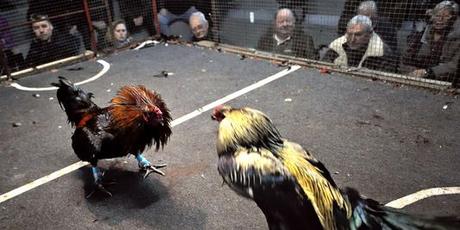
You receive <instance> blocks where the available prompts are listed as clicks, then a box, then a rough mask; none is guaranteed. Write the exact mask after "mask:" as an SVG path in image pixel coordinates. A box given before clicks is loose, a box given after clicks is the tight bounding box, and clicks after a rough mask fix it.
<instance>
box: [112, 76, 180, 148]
mask: <svg viewBox="0 0 460 230" xmlns="http://www.w3.org/2000/svg"><path fill="white" fill-rule="evenodd" d="M110 103H111V105H110V106H109V107H108V111H109V113H110V115H111V118H112V122H111V124H112V127H111V128H113V129H117V130H123V132H125V133H127V134H129V135H130V136H131V137H132V138H138V137H139V136H138V135H146V134H149V135H152V136H153V139H154V141H155V143H156V149H157V150H158V149H159V147H160V145H161V147H163V146H164V145H165V144H166V142H167V141H168V139H169V136H170V135H171V127H170V122H171V120H172V118H171V115H170V113H169V109H168V108H167V107H166V104H165V103H164V101H163V100H162V98H161V96H160V95H159V94H157V93H155V92H154V91H151V90H149V89H147V88H146V87H145V86H143V85H139V86H124V87H122V88H121V89H120V90H119V91H118V93H117V95H116V96H115V97H114V98H113V99H112V100H111V101H110ZM155 109H159V110H160V111H161V113H162V117H163V122H162V123H161V124H159V126H158V127H149V126H148V124H147V121H146V117H145V116H146V115H147V114H149V113H154V112H155ZM143 130H149V132H147V133H145V132H144V131H143ZM147 139H148V138H147ZM147 139H146V140H147ZM147 144H148V145H149V146H150V145H151V142H150V141H149V142H148V143H147ZM140 150H141V151H142V150H143V148H141V149H140Z"/></svg>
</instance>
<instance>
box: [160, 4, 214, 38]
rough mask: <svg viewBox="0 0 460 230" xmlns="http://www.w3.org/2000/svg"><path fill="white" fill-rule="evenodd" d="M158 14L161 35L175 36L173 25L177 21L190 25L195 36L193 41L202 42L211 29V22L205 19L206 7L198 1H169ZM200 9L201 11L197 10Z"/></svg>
mask: <svg viewBox="0 0 460 230" xmlns="http://www.w3.org/2000/svg"><path fill="white" fill-rule="evenodd" d="M163 5H164V8H162V9H161V10H160V12H159V14H158V21H159V22H160V31H161V34H162V35H164V36H166V37H170V36H172V35H173V33H172V31H171V28H170V26H171V24H173V23H174V22H177V21H182V22H184V23H187V24H189V26H190V29H191V31H192V33H193V35H194V37H193V38H192V39H193V40H201V39H204V38H206V36H207V34H208V29H209V22H208V20H207V19H206V17H205V14H204V13H202V12H206V5H207V4H204V2H202V1H198V0H193V1H191V0H189V1H184V0H168V1H165V3H164V4H163ZM197 7H200V9H197ZM191 23H192V24H193V25H192V24H191Z"/></svg>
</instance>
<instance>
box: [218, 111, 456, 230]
mask: <svg viewBox="0 0 460 230" xmlns="http://www.w3.org/2000/svg"><path fill="white" fill-rule="evenodd" d="M211 117H212V119H213V120H217V121H218V122H219V132H218V136H217V154H218V156H219V161H218V171H219V173H220V175H221V176H222V177H223V179H224V182H225V183H226V184H228V185H229V186H230V188H232V189H233V190H234V191H235V192H237V193H238V194H240V195H242V196H244V197H246V198H249V199H252V200H254V201H255V202H256V203H257V205H258V206H259V208H260V209H261V210H262V212H263V213H264V214H265V217H266V219H267V222H268V226H269V228H270V229H285V230H288V229H326V230H334V229H353V230H355V229H361V230H364V229H460V220H459V219H455V218H453V217H450V218H435V219H423V218H419V217H414V216H410V215H407V214H403V213H400V212H398V211H397V210H395V209H391V208H388V207H384V206H382V205H381V204H379V203H378V202H376V201H374V200H371V199H365V198H363V197H362V196H360V195H359V193H358V192H357V191H356V190H354V189H351V188H346V189H343V190H341V189H339V188H338V187H337V185H336V184H335V182H334V180H333V179H332V177H331V175H330V174H329V171H328V170H327V169H326V167H325V166H324V165H323V164H322V163H321V162H320V161H318V160H316V159H315V158H314V157H313V156H312V155H311V153H309V152H308V151H306V150H305V149H304V148H302V147H301V146H300V145H298V144H296V143H293V142H290V141H288V140H285V139H282V138H281V135H280V134H279V132H278V130H277V129H276V127H275V126H274V125H273V123H272V122H271V120H270V119H269V118H268V117H267V116H266V115H265V114H263V113H262V112H260V111H258V110H255V109H251V108H232V107H230V106H218V107H216V108H215V109H214V111H213V113H212V116H211Z"/></svg>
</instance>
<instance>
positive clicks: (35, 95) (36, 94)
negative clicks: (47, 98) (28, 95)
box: [32, 93, 40, 98]
mask: <svg viewBox="0 0 460 230" xmlns="http://www.w3.org/2000/svg"><path fill="white" fill-rule="evenodd" d="M32 96H34V97H35V98H39V97H40V94H38V93H35V94H33V95H32Z"/></svg>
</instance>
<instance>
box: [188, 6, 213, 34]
mask: <svg viewBox="0 0 460 230" xmlns="http://www.w3.org/2000/svg"><path fill="white" fill-rule="evenodd" d="M188 24H189V25H190V29H191V30H192V33H193V40H194V41H197V40H203V39H205V38H206V36H207V35H208V30H209V23H208V20H206V18H205V16H204V14H203V13H201V12H199V11H197V12H194V13H192V15H190V18H189V23H188Z"/></svg>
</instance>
